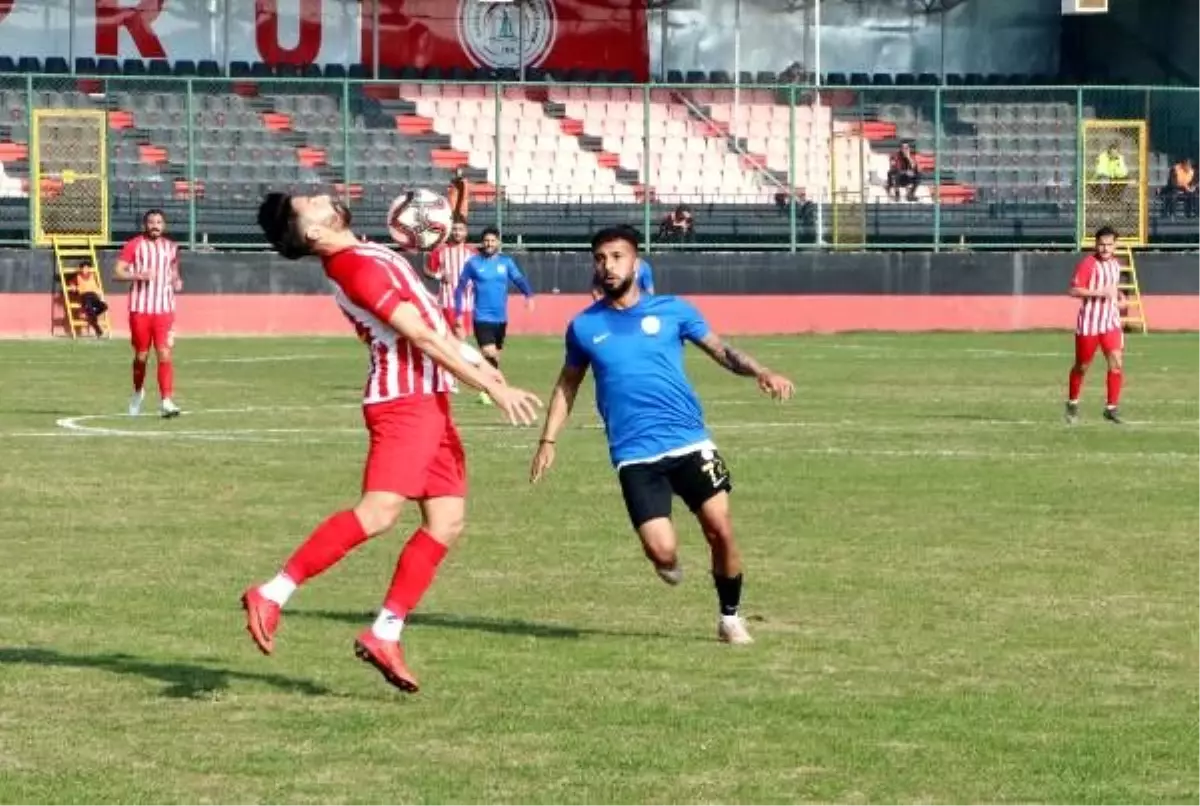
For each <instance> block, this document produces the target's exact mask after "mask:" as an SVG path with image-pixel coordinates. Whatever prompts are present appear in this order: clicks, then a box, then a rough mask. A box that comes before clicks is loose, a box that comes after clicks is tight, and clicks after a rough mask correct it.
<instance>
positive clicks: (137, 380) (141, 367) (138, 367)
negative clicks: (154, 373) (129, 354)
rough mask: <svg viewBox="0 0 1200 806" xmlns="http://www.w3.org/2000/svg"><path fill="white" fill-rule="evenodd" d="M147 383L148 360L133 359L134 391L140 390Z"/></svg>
mask: <svg viewBox="0 0 1200 806" xmlns="http://www.w3.org/2000/svg"><path fill="white" fill-rule="evenodd" d="M145 385H146V362H145V361H138V360H137V359H136V358H135V359H133V391H135V392H140V391H142V387H143V386H145Z"/></svg>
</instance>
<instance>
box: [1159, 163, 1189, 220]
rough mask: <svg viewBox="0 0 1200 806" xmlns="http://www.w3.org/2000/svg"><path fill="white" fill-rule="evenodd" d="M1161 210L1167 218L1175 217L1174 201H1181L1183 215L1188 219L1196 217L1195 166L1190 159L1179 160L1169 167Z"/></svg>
mask: <svg viewBox="0 0 1200 806" xmlns="http://www.w3.org/2000/svg"><path fill="white" fill-rule="evenodd" d="M1162 196H1163V210H1164V212H1166V214H1167V216H1168V217H1169V218H1174V217H1175V207H1176V200H1178V199H1180V198H1182V199H1183V214H1184V215H1185V216H1187V217H1188V218H1193V217H1195V215H1196V207H1197V205H1196V196H1197V182H1196V166H1194V165H1193V164H1192V161H1191V160H1190V159H1181V160H1179V162H1177V163H1175V164H1174V165H1172V166H1171V175H1170V177H1169V178H1168V179H1167V186H1166V187H1165V188H1163V189H1162Z"/></svg>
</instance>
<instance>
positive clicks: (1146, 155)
mask: <svg viewBox="0 0 1200 806" xmlns="http://www.w3.org/2000/svg"><path fill="white" fill-rule="evenodd" d="M1116 129H1126V130H1128V129H1136V130H1137V133H1138V155H1137V160H1138V161H1137V167H1138V171H1137V177H1138V178H1137V186H1138V229H1137V232H1136V233H1133V234H1126V233H1119V234H1118V238H1117V243H1119V244H1122V245H1126V246H1131V247H1133V246H1145V245H1146V233H1147V230H1148V229H1149V222H1150V215H1149V200H1148V195H1149V194H1148V188H1149V184H1150V174H1149V164H1150V143H1149V137H1148V135H1149V131H1148V128H1147V126H1146V121H1144V120H1082V121H1080V128H1079V147H1080V148H1081V149H1082V151H1083V156H1082V159H1081V160H1080V162H1081V164H1082V165H1081V167H1082V168H1083V175H1082V176H1081V177H1080V181H1081V182H1082V183H1083V194H1082V202H1083V209H1082V210H1080V216H1079V232H1078V235H1079V245H1080V246H1081V247H1088V246H1090V244H1091V238H1092V233H1089V232H1087V231H1086V230H1087V220H1088V214H1087V210H1088V196H1089V194H1088V189H1089V188H1091V187H1102V186H1110V187H1111V186H1113V185H1131V184H1134V183H1133V181H1131V180H1120V181H1115V182H1114V181H1100V180H1093V179H1090V178H1089V177H1090V176H1091V166H1090V165H1089V164H1088V156H1089V155H1088V150H1087V145H1088V134H1089V132H1091V131H1094V130H1100V131H1111V130H1116Z"/></svg>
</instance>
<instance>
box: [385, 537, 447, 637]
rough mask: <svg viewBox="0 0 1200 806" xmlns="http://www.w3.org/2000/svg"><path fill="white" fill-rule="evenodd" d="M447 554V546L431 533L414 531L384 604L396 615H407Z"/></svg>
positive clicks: (419, 599) (405, 545)
mask: <svg viewBox="0 0 1200 806" xmlns="http://www.w3.org/2000/svg"><path fill="white" fill-rule="evenodd" d="M445 557H446V547H445V546H443V545H442V544H441V543H439V542H437V541H436V540H434V539H433V536H432V535H430V534H429V532H426V531H425V530H424V529H417V531H415V532H413V536H412V537H410V538H409V539H408V542H407V543H405V544H404V550H403V551H401V552H400V559H399V560H398V561H397V562H396V573H395V574H394V575H393V576H392V586H391V587H390V588H388V592H387V596H386V597H385V598H384V600H383V606H384V607H385V608H387V609H388V610H390V611H392V612H393V613H395V614H396V615H397V616H400V617H404V616H406V615H408V613H409V611H411V610H412V609H413V608H414V607H416V606H417V603H418V602H420V601H421V597H422V596H424V595H425V591H427V590H428V589H429V586H430V585H431V584H432V583H433V577H434V575H435V574H437V569H438V565H439V564H440V563H441V562H442V560H443V559H445Z"/></svg>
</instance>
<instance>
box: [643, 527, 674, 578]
mask: <svg viewBox="0 0 1200 806" xmlns="http://www.w3.org/2000/svg"><path fill="white" fill-rule="evenodd" d="M638 537H640V538H641V539H642V551H643V552H645V554H646V559H648V560H650V562H652V563H654V564H655V565H657V566H670V565H674V564H675V558H676V554H677V550H678V539H677V538H676V537H675V529H674V528H673V527H672V526H671V521H670V520H669V519H668V518H654V519H652V520H649V521H646V522H645V523H643V524H642V525H640V526H639V527H638Z"/></svg>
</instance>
